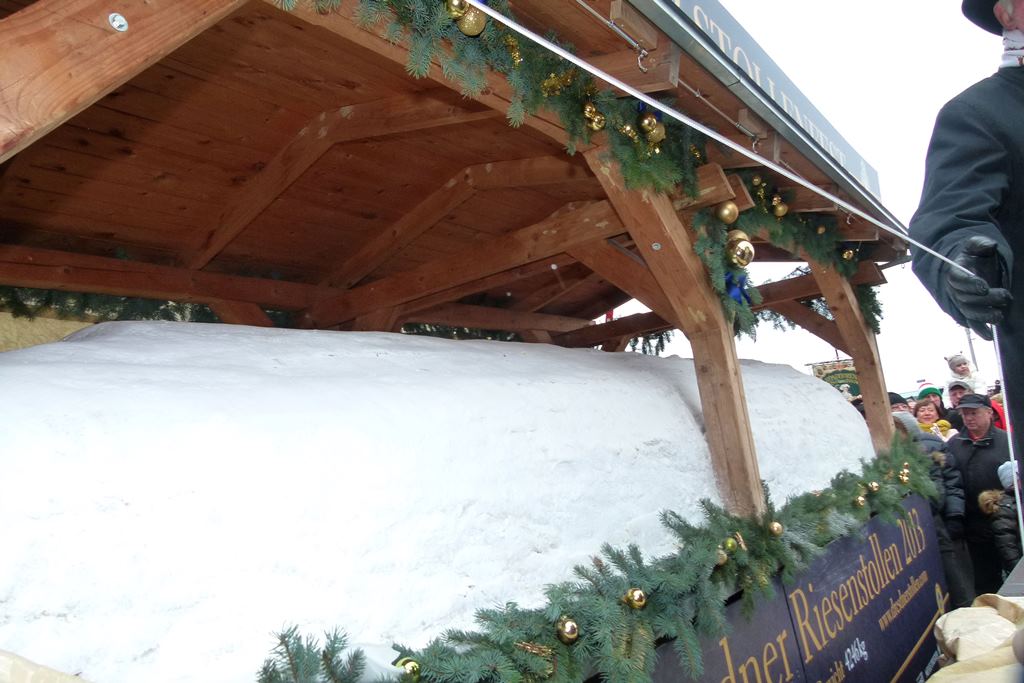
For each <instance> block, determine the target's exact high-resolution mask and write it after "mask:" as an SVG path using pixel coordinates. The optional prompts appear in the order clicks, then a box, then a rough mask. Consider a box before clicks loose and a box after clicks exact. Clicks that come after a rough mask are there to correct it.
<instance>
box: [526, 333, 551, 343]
mask: <svg viewBox="0 0 1024 683" xmlns="http://www.w3.org/2000/svg"><path fill="white" fill-rule="evenodd" d="M519 336H520V337H522V338H523V341H525V342H530V343H532V344H550V343H551V333H550V332H548V331H547V330H522V331H521V332H520V333H519Z"/></svg>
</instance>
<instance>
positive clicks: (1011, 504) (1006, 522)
mask: <svg viewBox="0 0 1024 683" xmlns="http://www.w3.org/2000/svg"><path fill="white" fill-rule="evenodd" d="M999 482H1000V483H1001V484H1002V485H1003V488H1001V489H992V490H990V491H982V492H981V493H980V494H978V507H979V508H981V511H982V512H984V513H985V514H986V515H988V516H989V518H990V519H991V523H992V542H993V543H994V544H995V546H996V550H997V551H999V559H1001V560H1002V562H1003V572H1004V573H1006V574H1009V573H1010V572H1011V571H1013V568H1014V567H1016V566H1017V563H1018V562H1020V558H1021V554H1022V553H1021V544H1020V527H1019V526H1018V525H1017V497H1016V496H1015V495H1014V491H1013V463H1012V462H1004V463H1003V464H1002V465H1000V466H999Z"/></svg>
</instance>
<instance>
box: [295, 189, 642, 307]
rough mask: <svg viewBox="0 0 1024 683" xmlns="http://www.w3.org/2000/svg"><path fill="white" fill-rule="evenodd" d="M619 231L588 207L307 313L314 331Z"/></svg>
mask: <svg viewBox="0 0 1024 683" xmlns="http://www.w3.org/2000/svg"><path fill="white" fill-rule="evenodd" d="M622 232H624V228H623V227H622V223H621V221H619V219H618V218H617V217H616V215H615V212H614V211H613V210H612V208H611V206H609V204H608V203H607V202H604V201H600V202H588V203H584V204H581V205H578V206H577V207H576V208H574V209H573V210H572V211H569V212H568V213H566V214H564V215H560V216H558V217H556V218H549V219H546V220H543V221H541V222H540V223H537V224H535V225H532V226H530V227H527V228H523V229H521V230H517V231H515V232H511V233H508V234H505V235H502V236H500V237H496V238H494V239H493V240H490V241H489V242H487V243H486V244H481V245H474V246H471V247H468V248H467V249H465V250H463V251H461V252H458V253H456V254H453V255H452V256H449V257H446V258H443V259H440V260H437V261H432V262H429V263H425V264H423V265H421V266H419V267H416V268H413V269H412V270H408V271H405V272H402V273H397V274H395V275H392V276H390V277H386V278H384V279H382V280H378V281H376V282H371V283H369V284H367V285H363V286H362V287H357V288H355V289H351V290H348V291H347V292H341V293H338V294H334V295H329V296H325V297H323V298H322V299H321V300H320V301H318V302H317V303H316V304H315V305H314V307H313V310H312V312H311V315H312V318H313V320H314V321H316V322H317V323H318V324H319V325H320V326H329V325H334V324H336V323H338V322H342V321H345V320H349V319H351V318H354V317H356V316H359V315H362V314H363V313H367V312H369V311H372V310H376V309H378V308H385V307H389V306H398V305H401V304H404V303H407V302H409V301H413V300H414V299H419V298H422V297H425V296H428V295H430V294H434V293H436V292H440V291H443V290H446V289H449V288H453V287H457V286H458V285H461V284H465V283H467V282H472V281H473V280H479V279H480V278H483V277H487V276H488V275H493V274H495V273H499V272H501V271H504V270H508V269H510V268H515V267H516V266H520V265H523V264H525V263H530V262H532V261H539V260H541V259H545V258H548V257H551V256H554V255H555V254H558V253H559V252H563V251H565V250H566V249H569V248H571V247H573V246H575V245H577V244H580V243H581V242H586V241H590V240H594V239H600V238H603V237H612V236H614V235H617V234H621V233H622Z"/></svg>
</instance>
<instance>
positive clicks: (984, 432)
mask: <svg viewBox="0 0 1024 683" xmlns="http://www.w3.org/2000/svg"><path fill="white" fill-rule="evenodd" d="M960 414H961V415H962V416H963V418H964V431H963V432H961V433H960V434H958V435H957V436H954V437H953V438H952V439H950V440H949V443H948V446H949V452H950V453H951V454H952V455H953V456H954V458H955V463H952V464H953V466H954V467H956V468H958V469H959V470H960V475H961V476H962V477H963V483H964V493H965V494H966V496H965V508H964V513H965V514H964V525H965V532H964V538H965V540H966V541H967V549H968V551H969V552H970V557H971V562H970V567H969V568H970V570H971V571H972V572H973V579H972V580H973V582H974V590H975V592H976V593H977V594H979V595H981V594H982V593H995V592H996V591H998V590H999V587H1000V586H1001V585H1002V584H1003V574H1002V563H1001V562H1000V561H999V554H998V552H996V548H995V545H994V543H993V540H992V528H991V526H990V524H989V519H988V517H987V516H986V515H985V514H984V513H982V512H981V510H980V509H979V508H978V495H979V494H980V493H981V492H982V491H988V490H991V489H998V488H1000V486H1001V483H1000V481H999V475H998V470H999V466H1000V465H1002V464H1003V463H1004V462H1006V461H1007V460H1009V459H1010V445H1009V442H1008V441H1007V438H1006V432H1004V431H1003V430H1001V429H996V428H995V427H993V426H992V408H991V403H990V402H989V400H988V397H987V396H982V395H981V394H964V396H963V398H961V399H960ZM950 535H953V534H952V532H951V534H950Z"/></svg>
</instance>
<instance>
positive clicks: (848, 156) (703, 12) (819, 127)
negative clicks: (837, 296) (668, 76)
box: [668, 0, 879, 197]
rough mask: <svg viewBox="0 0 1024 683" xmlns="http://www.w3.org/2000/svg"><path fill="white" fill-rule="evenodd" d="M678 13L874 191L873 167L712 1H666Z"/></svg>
mask: <svg viewBox="0 0 1024 683" xmlns="http://www.w3.org/2000/svg"><path fill="white" fill-rule="evenodd" d="M668 4H669V6H670V7H671V8H672V9H673V10H674V11H675V12H676V13H677V19H678V17H686V19H688V20H690V21H692V22H693V23H694V24H696V25H697V27H698V28H700V29H701V30H702V31H704V33H706V34H707V35H708V36H709V37H710V38H711V41H712V42H713V43H714V44H715V45H716V46H718V49H719V50H721V52H722V53H723V54H724V55H725V56H726V57H727V58H728V59H729V60H731V61H732V62H733V63H734V64H736V65H737V66H738V67H739V68H740V69H742V70H743V71H744V72H746V74H747V75H748V76H749V77H750V79H751V81H753V83H754V84H755V85H756V86H757V87H758V88H759V89H760V90H761V91H762V92H763V93H764V94H765V95H766V96H767V97H768V98H770V99H772V100H773V101H774V102H775V103H776V104H777V105H778V106H779V108H780V109H782V110H783V111H784V112H785V113H786V114H787V115H788V116H789V118H790V119H792V120H793V122H794V123H795V124H796V125H798V126H799V127H800V128H802V129H803V130H804V131H805V132H806V133H807V135H808V136H809V137H810V138H812V139H813V140H814V141H815V142H816V143H818V145H819V146H820V147H821V149H822V150H823V151H824V152H825V153H826V154H828V155H829V156H830V157H832V158H833V159H835V160H836V161H837V162H838V163H839V165H840V166H842V167H843V168H845V169H846V170H847V171H849V172H850V174H851V175H852V176H853V177H854V178H857V180H858V181H859V182H860V184H861V185H863V186H864V188H865V189H867V190H868V191H869V192H870V193H871V194H873V195H875V196H876V197H877V196H878V195H879V187H878V171H876V170H875V169H874V168H872V167H871V165H870V164H868V163H867V161H866V160H865V159H864V158H863V157H861V156H860V155H859V154H858V153H857V152H856V151H855V150H854V149H853V147H852V146H851V145H850V143H849V142H847V141H846V140H845V139H844V138H843V136H841V135H840V134H839V132H838V131H837V130H836V129H835V128H833V127H832V124H830V123H829V122H828V120H827V119H826V118H825V117H824V116H823V115H822V113H821V112H820V111H818V110H817V108H816V107H815V106H814V105H813V104H811V101H810V100H809V99H807V97H805V96H804V94H803V93H802V92H800V89H799V88H797V87H796V85H794V84H793V82H792V81H791V80H789V78H788V77H787V76H786V74H785V73H784V72H783V71H782V69H780V68H779V67H778V65H777V64H776V63H775V62H774V61H772V59H771V58H770V57H769V56H768V54H767V53H766V52H765V51H764V50H763V49H761V46H760V45H758V44H757V42H756V41H755V40H754V39H753V38H752V37H751V35H750V34H749V33H747V31H746V30H745V29H744V28H743V27H742V26H741V25H740V24H739V23H738V22H737V21H736V20H735V19H734V18H733V16H732V15H731V14H729V12H728V11H727V10H726V9H725V8H724V7H722V5H721V4H720V3H719V2H718V0H671V1H670V3H668Z"/></svg>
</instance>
